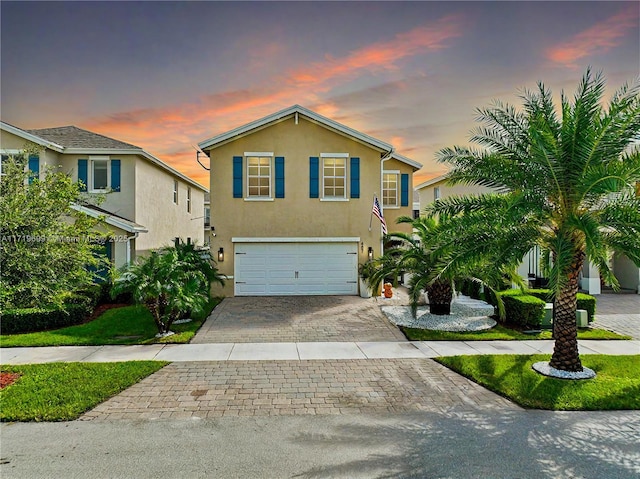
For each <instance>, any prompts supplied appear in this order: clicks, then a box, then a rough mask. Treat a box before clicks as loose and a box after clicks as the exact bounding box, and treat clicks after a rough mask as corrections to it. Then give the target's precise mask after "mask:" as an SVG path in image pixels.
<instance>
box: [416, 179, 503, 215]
mask: <svg viewBox="0 0 640 479" xmlns="http://www.w3.org/2000/svg"><path fill="white" fill-rule="evenodd" d="M436 187H439V188H440V198H448V197H450V196H464V195H480V194H483V193H489V192H491V191H494V190H492V189H491V188H487V187H486V186H480V185H453V186H450V185H448V184H447V180H446V179H442V180H441V181H438V182H437V183H434V184H432V185H429V186H427V187H425V188H420V189H419V190H418V194H419V196H420V214H423V212H424V209H425V208H426V207H427V206H429V205H430V204H431V203H433V201H434V200H435V196H434V190H435V188H436Z"/></svg>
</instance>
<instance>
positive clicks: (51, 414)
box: [0, 361, 168, 421]
mask: <svg viewBox="0 0 640 479" xmlns="http://www.w3.org/2000/svg"><path fill="white" fill-rule="evenodd" d="M166 364H168V363H166V362H161V361H130V362H121V363H51V364H28V365H20V366H2V370H3V371H9V372H14V373H19V374H21V377H20V378H19V379H18V380H17V381H16V382H15V383H13V384H12V385H10V386H7V387H5V388H3V389H2V390H0V405H1V407H0V421H70V420H73V419H76V418H78V417H79V416H80V415H81V414H83V413H84V412H86V411H88V410H90V409H92V408H93V407H95V406H96V405H98V404H100V403H101V402H103V401H105V400H107V399H109V398H110V397H112V396H114V395H116V394H118V393H119V392H121V391H123V390H124V389H126V388H128V387H129V386H131V385H133V384H135V383H137V382H138V381H140V380H142V379H144V378H145V377H147V376H148V375H150V374H152V373H154V372H156V371H158V370H159V369H161V368H162V367H164V366H165V365H166Z"/></svg>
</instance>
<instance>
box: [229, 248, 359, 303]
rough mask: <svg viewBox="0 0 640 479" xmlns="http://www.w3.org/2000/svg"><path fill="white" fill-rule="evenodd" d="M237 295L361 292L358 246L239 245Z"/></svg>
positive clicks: (236, 254) (236, 280)
mask: <svg viewBox="0 0 640 479" xmlns="http://www.w3.org/2000/svg"><path fill="white" fill-rule="evenodd" d="M234 257H235V268H234V269H235V271H234V278H235V279H234V282H235V294H236V296H288V295H332V294H335V295H347V294H357V293H358V244H357V243H236V244H235V254H234Z"/></svg>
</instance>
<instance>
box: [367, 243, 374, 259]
mask: <svg viewBox="0 0 640 479" xmlns="http://www.w3.org/2000/svg"><path fill="white" fill-rule="evenodd" d="M367 256H368V257H369V261H371V260H372V259H373V248H372V247H371V246H369V249H368V250H367Z"/></svg>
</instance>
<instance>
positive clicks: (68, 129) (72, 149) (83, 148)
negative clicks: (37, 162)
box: [0, 121, 209, 192]
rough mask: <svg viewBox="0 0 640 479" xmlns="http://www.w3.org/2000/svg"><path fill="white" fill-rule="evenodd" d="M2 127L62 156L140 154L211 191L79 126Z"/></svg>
mask: <svg viewBox="0 0 640 479" xmlns="http://www.w3.org/2000/svg"><path fill="white" fill-rule="evenodd" d="M0 128H1V129H3V130H5V131H8V132H9V133H12V134H14V135H16V136H19V137H21V138H24V139H25V140H28V141H31V142H33V143H36V144H38V145H41V146H44V147H45V148H50V149H52V150H54V151H57V152H58V153H66V154H78V155H84V154H105V155H139V156H142V157H143V158H146V159H147V160H149V161H150V162H151V163H153V164H155V165H157V166H158V167H160V168H162V169H163V170H165V171H167V172H169V173H171V174H172V175H175V176H177V177H179V178H180V179H182V180H183V181H185V182H186V183H188V184H189V185H191V186H194V187H196V188H198V189H200V190H202V191H205V192H206V191H209V190H208V189H207V188H205V187H204V186H202V185H201V184H200V183H197V182H196V181H194V180H192V179H191V178H189V177H188V176H187V175H185V174H183V173H180V172H179V171H178V170H176V169H175V168H172V167H171V166H169V165H167V164H166V163H165V162H164V161H162V160H160V159H159V158H156V157H155V156H153V155H152V154H151V153H149V152H147V151H145V150H143V149H142V148H140V147H139V146H135V145H132V144H130V143H125V142H124V141H120V140H115V139H113V138H109V137H108V136H104V135H100V134H99V133H94V132H92V131H89V130H83V129H82V128H78V127H77V126H72V125H71V126H59V127H54V128H41V129H35V130H23V129H22V128H18V127H17V126H13V125H10V124H9V123H6V122H4V121H3V122H0Z"/></svg>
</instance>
